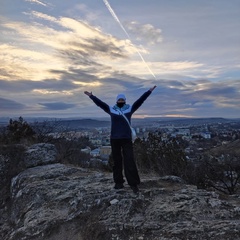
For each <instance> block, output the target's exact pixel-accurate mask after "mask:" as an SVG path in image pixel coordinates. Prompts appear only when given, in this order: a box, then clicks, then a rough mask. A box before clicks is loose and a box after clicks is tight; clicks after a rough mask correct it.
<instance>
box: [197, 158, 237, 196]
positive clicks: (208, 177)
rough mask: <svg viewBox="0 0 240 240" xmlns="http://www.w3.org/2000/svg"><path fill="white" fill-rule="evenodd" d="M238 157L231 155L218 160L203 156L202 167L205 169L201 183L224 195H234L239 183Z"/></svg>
mask: <svg viewBox="0 0 240 240" xmlns="http://www.w3.org/2000/svg"><path fill="white" fill-rule="evenodd" d="M239 161H240V157H239V156H235V155H232V154H226V155H221V157H220V158H216V157H212V156H209V155H205V156H204V162H203V164H202V167H203V168H204V169H205V175H204V179H203V181H204V182H205V185H206V186H207V187H212V188H214V189H216V190H218V191H221V192H223V193H225V194H235V193H236V192H237V190H238V188H239V183H240V162H239Z"/></svg>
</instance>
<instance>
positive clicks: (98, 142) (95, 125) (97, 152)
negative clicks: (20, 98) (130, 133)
mask: <svg viewBox="0 0 240 240" xmlns="http://www.w3.org/2000/svg"><path fill="white" fill-rule="evenodd" d="M27 121H30V122H32V123H34V122H38V121H39V122H41V121H42V122H44V121H45V122H47V123H49V124H50V123H52V124H53V125H58V124H60V125H61V129H64V133H63V132H62V131H61V130H60V129H59V130H57V128H55V129H54V131H53V132H51V133H49V134H51V135H52V136H53V137H54V138H58V137H59V136H60V134H61V137H62V136H63V134H64V136H65V137H66V138H69V140H71V139H72V138H75V139H77V138H81V137H87V138H88V139H89V141H90V142H91V143H92V146H94V149H91V148H90V147H87V148H85V149H82V152H85V153H88V154H90V156H91V157H92V158H99V159H102V160H107V159H108V158H109V155H110V153H111V147H110V127H111V126H110V124H111V123H110V120H109V119H101V120H96V119H61V120H59V119H54V120H53V119H40V120H39V119H27ZM5 124H6V121H1V125H5ZM132 126H133V127H134V128H135V129H136V132H137V136H138V138H140V139H141V140H145V139H147V138H148V135H149V133H155V134H158V136H159V137H161V140H162V141H167V139H169V138H173V137H175V138H178V139H182V140H184V141H185V142H186V143H187V144H186V146H187V147H186V148H185V153H186V156H187V158H188V159H189V160H190V161H196V159H197V156H198V153H199V154H201V153H202V152H204V151H207V150H208V149H213V148H216V147H219V146H223V145H226V144H228V143H229V142H232V141H234V140H237V139H240V119H225V118H192V119H189V118H144V119H132ZM70 138H71V139H70Z"/></svg>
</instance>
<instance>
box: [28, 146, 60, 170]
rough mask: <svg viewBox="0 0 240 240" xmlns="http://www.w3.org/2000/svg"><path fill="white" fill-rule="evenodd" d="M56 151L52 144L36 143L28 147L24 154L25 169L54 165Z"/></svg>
mask: <svg viewBox="0 0 240 240" xmlns="http://www.w3.org/2000/svg"><path fill="white" fill-rule="evenodd" d="M56 156H57V150H56V147H55V146H54V145H53V144H49V143H38V144H34V145H32V146H30V147H29V148H28V149H27V150H26V152H25V159H24V162H25V165H26V167H28V168H30V167H36V166H39V165H46V164H51V163H56V162H57V160H56Z"/></svg>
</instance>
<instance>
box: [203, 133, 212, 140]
mask: <svg viewBox="0 0 240 240" xmlns="http://www.w3.org/2000/svg"><path fill="white" fill-rule="evenodd" d="M201 136H202V137H203V138H205V139H211V133H210V132H202V133H201Z"/></svg>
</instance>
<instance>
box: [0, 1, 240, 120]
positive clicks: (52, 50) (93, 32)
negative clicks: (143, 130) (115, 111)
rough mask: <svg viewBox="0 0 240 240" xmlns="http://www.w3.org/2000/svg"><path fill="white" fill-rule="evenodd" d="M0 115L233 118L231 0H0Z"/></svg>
mask: <svg viewBox="0 0 240 240" xmlns="http://www.w3.org/2000/svg"><path fill="white" fill-rule="evenodd" d="M0 6H1V8H0V62H1V64H0V117H3V116H6V117H18V116H23V117H28V116H49V117H61V118H65V117H66V118H67V117H79V118H83V117H105V116H107V115H106V113H104V112H103V111H101V109H99V108H97V107H96V106H95V105H94V104H93V102H92V101H91V100H90V99H89V98H88V97H87V96H86V95H85V94H84V93H83V92H84V91H85V90H87V91H92V92H93V94H94V95H96V96H97V97H99V98H100V99H101V100H103V101H104V102H106V103H108V104H109V105H114V103H115V99H116V95H117V94H118V93H125V95H126V97H127V102H128V103H130V104H132V103H133V102H134V101H135V100H136V99H137V98H138V97H140V96H141V94H143V93H144V92H145V91H147V90H148V89H149V88H150V87H152V86H154V85H157V88H156V89H155V91H154V92H153V93H152V95H151V96H150V97H149V98H148V99H147V101H146V102H145V103H144V105H143V106H142V107H141V108H140V109H139V110H138V111H137V112H136V113H135V115H134V116H135V117H148V116H151V117H165V116H168V117H169V116H172V117H175V116H178V117H179V116H182V117H226V118H239V117H240V111H239V109H240V31H239V29H240V0H231V1H230V0H211V1H209V0H201V1H199V0H171V1H168V0H148V1H146V0H131V1H129V0H108V1H106V0H104V1H103V0H68V1H59V0H0Z"/></svg>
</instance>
